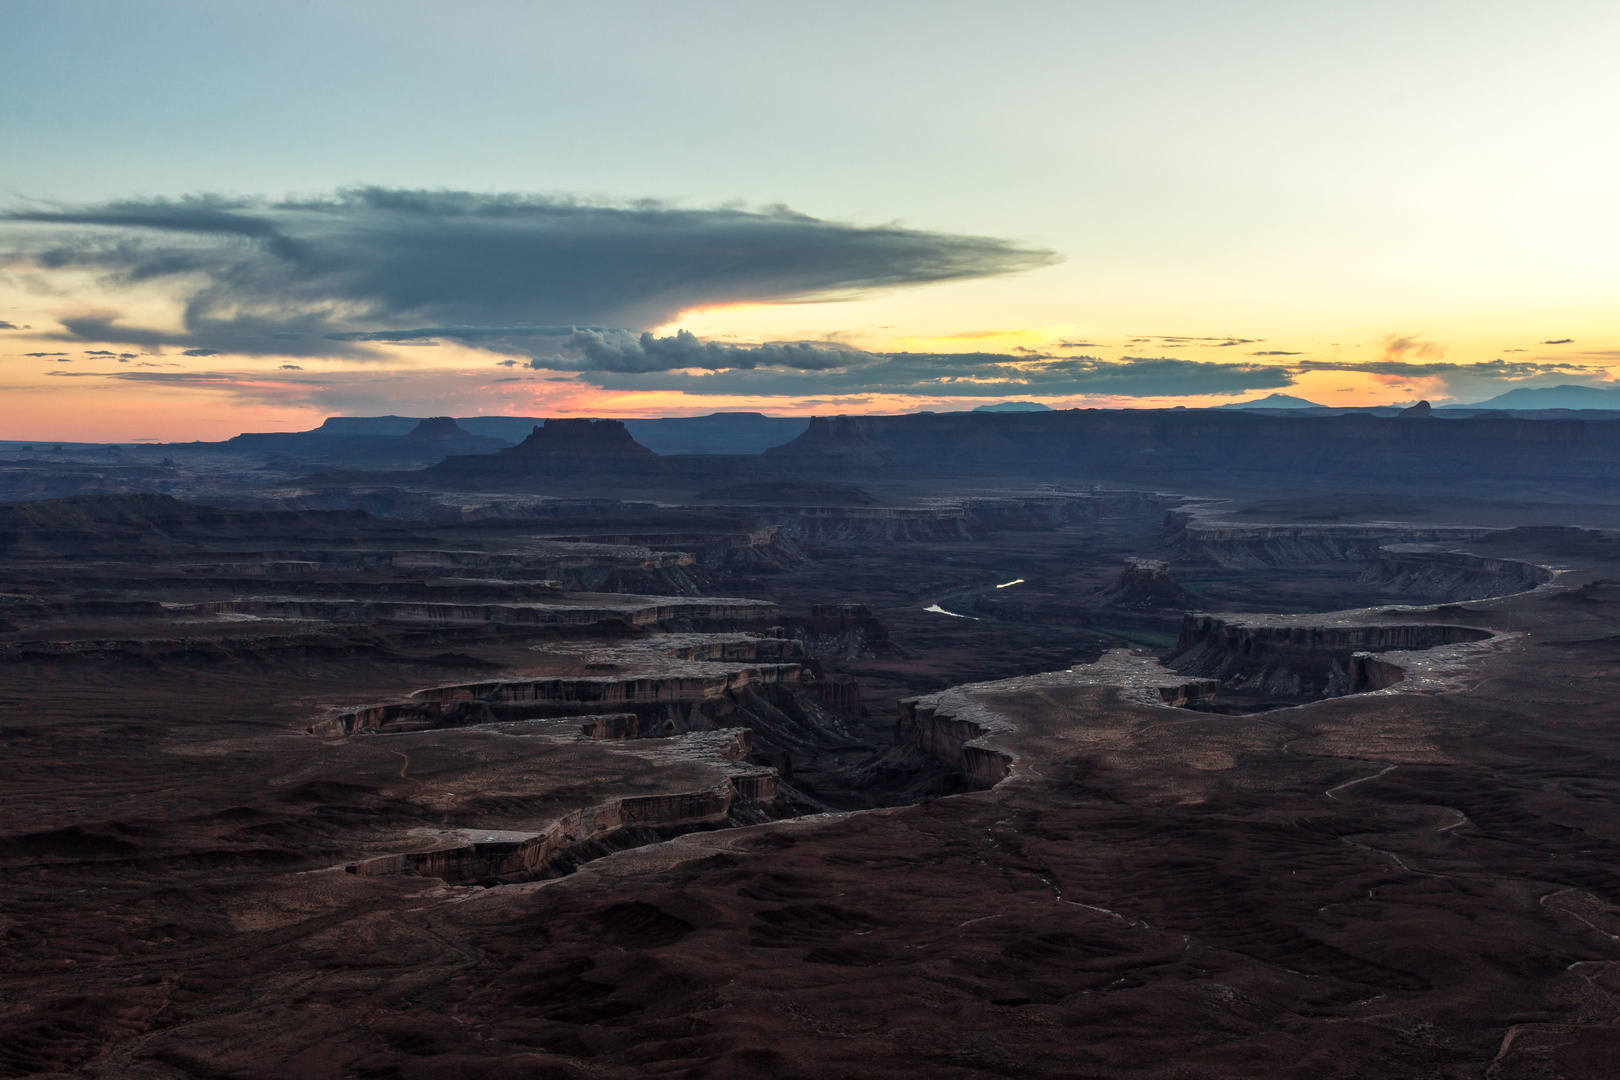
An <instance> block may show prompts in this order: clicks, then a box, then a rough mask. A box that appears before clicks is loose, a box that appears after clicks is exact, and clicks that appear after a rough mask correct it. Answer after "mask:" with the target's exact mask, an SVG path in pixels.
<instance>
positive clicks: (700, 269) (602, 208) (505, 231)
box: [0, 188, 1055, 370]
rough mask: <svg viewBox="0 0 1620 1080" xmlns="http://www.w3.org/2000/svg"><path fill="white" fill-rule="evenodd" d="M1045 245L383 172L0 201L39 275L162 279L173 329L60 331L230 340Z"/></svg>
mask: <svg viewBox="0 0 1620 1080" xmlns="http://www.w3.org/2000/svg"><path fill="white" fill-rule="evenodd" d="M1053 261H1055V256H1054V255H1053V254H1052V253H1051V252H1048V251H1043V250H1038V249H1032V248H1026V247H1020V246H1018V245H1016V244H1013V243H1010V242H1008V241H1004V240H998V239H993V238H989V237H978V236H963V235H956V234H948V233H937V232H927V231H922V230H916V229H905V228H900V227H897V226H875V227H868V226H857V225H849V224H844V223H839V222H832V221H824V220H821V219H818V218H813V217H810V216H808V215H805V214H800V213H796V212H794V211H792V210H789V209H787V208H785V207H774V208H769V209H764V210H745V209H735V208H721V209H696V210H694V209H682V208H678V207H673V206H669V205H666V204H662V203H655V202H640V203H633V204H622V205H604V204H598V203H588V202H580V201H574V200H569V199H563V198H552V197H544V196H526V195H481V194H474V193H468V192H428V191H396V190H388V189H383V188H360V189H355V190H350V191H345V192H340V193H339V194H337V195H336V196H333V197H331V198H328V199H313V200H304V201H295V200H287V201H281V202H270V201H264V200H242V199H228V198H223V197H217V196H196V197H191V198H185V199H179V200H146V201H140V200H131V201H124V202H114V203H106V204H101V205H95V206H69V207H63V206H49V207H40V206H34V207H28V208H23V209H13V210H10V211H8V212H5V213H3V214H0V264H3V265H6V266H10V267H12V268H15V269H21V268H26V269H28V270H29V271H31V272H33V273H35V274H43V275H45V276H47V277H48V276H49V275H50V274H51V273H52V272H75V273H82V272H85V271H88V272H91V273H94V274H98V275H100V279H101V282H102V284H103V286H104V287H105V288H106V289H107V290H108V291H109V292H110V293H116V292H117V291H118V290H122V289H130V288H134V287H151V286H163V287H166V288H168V289H169V290H171V291H172V292H173V293H174V294H175V295H176V296H177V297H178V298H179V300H180V302H181V304H182V308H183V310H182V313H181V317H182V324H183V326H184V328H185V329H184V332H182V333H173V332H169V331H164V330H158V329H149V328H143V327H139V326H130V325H126V324H125V323H124V321H123V320H122V319H120V317H119V315H118V313H117V312H116V311H98V312H93V313H88V314H83V315H80V316H77V317H73V318H68V319H64V320H63V325H64V326H65V327H66V329H67V330H68V332H69V333H70V334H72V335H73V336H75V337H77V338H79V339H81V340H85V341H94V342H98V343H114V344H123V345H141V346H146V347H163V346H174V347H181V348H185V349H187V350H211V351H217V352H230V353H237V354H247V355H266V354H268V355H282V354H293V355H344V354H348V355H355V354H359V353H363V352H364V351H365V343H366V342H367V341H409V340H418V339H422V338H427V337H434V336H442V337H450V338H458V339H460V340H465V341H478V342H480V343H482V344H484V345H485V347H490V348H495V349H499V350H501V351H507V352H532V351H534V348H533V346H534V344H535V343H536V342H537V341H538V340H539V339H543V338H545V337H547V336H550V334H549V332H552V331H559V330H564V328H566V333H569V334H572V333H573V332H574V328H575V327H615V326H617V327H627V326H628V327H646V326H656V325H659V324H661V323H664V322H666V321H668V320H669V319H670V318H672V317H673V316H675V315H676V314H677V313H679V312H681V311H684V310H687V309H690V308H694V307H700V306H708V305H716V304H726V303H740V302H797V301H807V300H819V299H828V298H835V297H842V296H855V295H862V294H865V293H870V292H873V291H879V290H885V289H891V288H897V287H902V286H912V285H922V284H928V283H932V282H942V281H953V280H961V279H966V278H977V277H986V276H992V275H997V274H1006V273H1012V272H1015V271H1020V270H1027V269H1031V268H1034V267H1038V266H1042V265H1045V264H1048V263H1050V262H1053ZM408 327H428V328H435V327H436V328H438V330H437V331H435V330H432V329H429V330H412V329H402V328H408ZM614 347H615V346H613V345H611V344H606V345H603V346H601V348H609V349H611V348H614ZM598 351H600V349H599V350H598ZM633 352H634V350H633V349H632V350H628V351H627V352H626V356H627V357H630V354H632V353H633ZM710 359H711V360H712V359H713V357H712V356H711V358H710ZM622 362H623V363H632V362H636V361H634V360H633V359H625V360H624V361H622ZM607 370H616V369H613V368H608V369H607Z"/></svg>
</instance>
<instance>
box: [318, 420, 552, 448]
mask: <svg viewBox="0 0 1620 1080" xmlns="http://www.w3.org/2000/svg"><path fill="white" fill-rule="evenodd" d="M420 419H421V418H420V417H416V416H328V417H327V418H326V419H325V420H323V421H321V426H320V427H318V428H315V429H314V430H313V431H302V432H288V433H287V434H291V435H407V434H409V433H410V431H411V429H412V428H414V427H416V424H417V421H418V420H420ZM525 434H527V432H525ZM513 441H514V442H516V441H517V440H513Z"/></svg>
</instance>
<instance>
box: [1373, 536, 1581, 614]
mask: <svg viewBox="0 0 1620 1080" xmlns="http://www.w3.org/2000/svg"><path fill="white" fill-rule="evenodd" d="M1552 579H1553V574H1552V571H1550V570H1548V569H1546V568H1545V567H1540V566H1535V565H1532V564H1530V563H1524V562H1518V561H1515V560H1513V559H1491V558H1486V557H1483V556H1479V555H1469V554H1465V553H1463V552H1458V551H1446V552H1434V553H1429V552H1415V551H1390V550H1388V549H1386V550H1384V551H1380V552H1379V553H1378V561H1377V562H1375V563H1374V564H1373V565H1372V566H1370V567H1368V568H1367V570H1366V572H1365V573H1363V574H1362V575H1361V577H1360V578H1359V579H1358V580H1359V581H1361V582H1362V583H1363V584H1368V585H1377V586H1379V587H1381V588H1383V589H1387V590H1389V591H1391V592H1396V593H1399V594H1401V595H1402V596H1410V597H1415V598H1417V599H1420V600H1451V601H1456V600H1483V599H1486V598H1487V597H1492V596H1506V595H1508V594H1509V593H1516V592H1524V591H1526V590H1528V589H1534V588H1535V587H1536V586H1538V585H1544V584H1546V583H1547V582H1549V581H1551V580H1552Z"/></svg>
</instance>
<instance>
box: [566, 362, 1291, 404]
mask: <svg viewBox="0 0 1620 1080" xmlns="http://www.w3.org/2000/svg"><path fill="white" fill-rule="evenodd" d="M845 355H846V357H848V358H849V360H850V362H849V363H848V365H847V366H845V367H842V368H839V369H835V370H825V371H807V370H797V371H794V370H785V369H783V368H781V367H776V368H770V367H765V366H763V365H761V367H760V368H759V369H756V370H737V369H735V368H733V369H729V370H723V371H715V372H714V373H712V374H689V373H685V372H676V371H669V372H650V373H629V372H619V371H590V372H587V373H586V374H584V375H583V376H582V378H583V379H584V381H586V382H588V383H590V384H592V385H594V386H600V387H602V388H604V389H613V390H630V389H644V390H680V391H684V392H686V393H691V394H749V395H760V396H805V397H810V396H818V395H826V396H835V395H845V394H911V395H918V396H927V397H984V398H995V397H1009V396H1036V397H1068V396H1073V395H1082V394H1088V395H1099V396H1113V397H1175V396H1181V395H1198V394H1239V393H1243V392H1245V391H1249V390H1265V389H1277V388H1280V387H1285V386H1290V385H1292V384H1293V376H1292V375H1290V374H1289V373H1288V372H1287V371H1286V370H1284V369H1282V368H1280V367H1276V366H1274V365H1266V364H1246V363H1199V362H1197V361H1193V360H1177V359H1174V358H1171V357H1131V356H1127V357H1123V358H1121V359H1119V360H1102V359H1098V358H1097V357H1093V356H1076V357H1064V358H1043V359H1040V360H1030V359H1028V358H1026V357H1023V356H1015V355H1008V354H1005V353H890V354H875V353H846V354H845Z"/></svg>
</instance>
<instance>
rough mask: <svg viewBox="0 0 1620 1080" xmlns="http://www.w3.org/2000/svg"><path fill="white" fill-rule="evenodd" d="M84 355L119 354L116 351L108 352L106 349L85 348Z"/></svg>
mask: <svg viewBox="0 0 1620 1080" xmlns="http://www.w3.org/2000/svg"><path fill="white" fill-rule="evenodd" d="M84 355H86V356H117V355H118V354H117V353H115V352H108V351H107V350H106V349H87V350H85V354H84Z"/></svg>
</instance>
